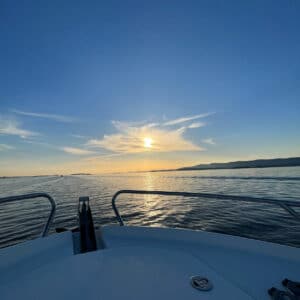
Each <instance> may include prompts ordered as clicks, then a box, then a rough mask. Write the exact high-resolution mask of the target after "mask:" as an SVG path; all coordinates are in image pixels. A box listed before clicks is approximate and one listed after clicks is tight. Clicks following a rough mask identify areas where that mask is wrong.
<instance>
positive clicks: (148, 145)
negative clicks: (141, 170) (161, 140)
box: [144, 137, 152, 148]
mask: <svg viewBox="0 0 300 300" xmlns="http://www.w3.org/2000/svg"><path fill="white" fill-rule="evenodd" d="M144 147H145V148H151V147H152V139H151V138H149V137H146V138H144Z"/></svg>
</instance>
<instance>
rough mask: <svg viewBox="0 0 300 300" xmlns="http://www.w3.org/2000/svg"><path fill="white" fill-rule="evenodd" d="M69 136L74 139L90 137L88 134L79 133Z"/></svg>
mask: <svg viewBox="0 0 300 300" xmlns="http://www.w3.org/2000/svg"><path fill="white" fill-rule="evenodd" d="M70 136H71V137H74V138H76V139H86V140H87V139H89V138H91V137H90V136H86V135H81V134H71V135H70Z"/></svg>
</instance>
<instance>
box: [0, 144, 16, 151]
mask: <svg viewBox="0 0 300 300" xmlns="http://www.w3.org/2000/svg"><path fill="white" fill-rule="evenodd" d="M12 149H15V147H13V146H10V145H7V144H0V151H6V150H12Z"/></svg>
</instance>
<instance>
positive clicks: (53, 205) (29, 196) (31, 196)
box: [0, 193, 56, 237]
mask: <svg viewBox="0 0 300 300" xmlns="http://www.w3.org/2000/svg"><path fill="white" fill-rule="evenodd" d="M40 197H42V198H46V199H48V200H49V202H50V204H51V211H50V214H49V217H48V220H47V223H46V225H45V227H44V230H43V232H42V234H41V236H42V237H45V236H46V235H47V234H48V232H49V227H50V223H51V222H52V220H53V218H54V215H55V210H56V203H55V201H54V200H53V198H52V197H51V196H50V195H48V194H46V193H33V194H26V195H18V196H10V197H4V198H0V204H1V203H7V202H13V201H20V200H26V199H34V198H40Z"/></svg>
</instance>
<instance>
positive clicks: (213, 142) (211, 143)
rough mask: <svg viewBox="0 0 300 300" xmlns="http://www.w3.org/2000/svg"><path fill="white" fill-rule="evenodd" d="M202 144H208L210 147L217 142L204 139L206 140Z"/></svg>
mask: <svg viewBox="0 0 300 300" xmlns="http://www.w3.org/2000/svg"><path fill="white" fill-rule="evenodd" d="M202 142H203V143H205V144H208V145H215V144H216V142H215V141H214V139H213V138H207V139H204V140H202Z"/></svg>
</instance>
